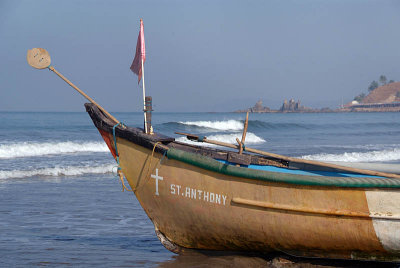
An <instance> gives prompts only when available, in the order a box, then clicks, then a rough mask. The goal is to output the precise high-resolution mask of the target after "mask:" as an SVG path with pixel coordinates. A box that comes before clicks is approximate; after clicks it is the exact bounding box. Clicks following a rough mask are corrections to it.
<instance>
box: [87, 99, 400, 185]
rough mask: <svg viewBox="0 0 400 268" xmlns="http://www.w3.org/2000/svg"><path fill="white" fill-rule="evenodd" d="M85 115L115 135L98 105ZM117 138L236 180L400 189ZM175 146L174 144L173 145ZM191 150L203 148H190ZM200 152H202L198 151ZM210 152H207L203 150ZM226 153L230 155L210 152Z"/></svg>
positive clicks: (140, 136) (152, 138)
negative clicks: (229, 161)
mask: <svg viewBox="0 0 400 268" xmlns="http://www.w3.org/2000/svg"><path fill="white" fill-rule="evenodd" d="M85 107H86V111H87V112H88V113H89V115H90V117H91V118H92V120H93V122H94V124H95V126H96V127H97V128H98V129H101V130H103V131H106V132H108V133H110V134H112V129H113V126H114V125H113V123H114V122H113V121H112V120H111V119H109V118H108V117H107V116H106V115H104V114H103V113H102V112H101V111H100V110H99V109H98V108H97V107H96V106H95V105H93V104H90V103H86V104H85ZM115 130H116V131H115V135H116V136H117V137H119V138H123V139H126V140H128V141H131V142H133V143H135V144H137V145H140V146H143V147H145V148H148V149H153V147H154V146H155V144H156V143H157V142H161V143H163V144H166V145H167V146H168V145H169V148H168V149H166V148H164V147H158V146H156V148H154V149H155V151H156V152H158V153H161V154H164V153H165V154H166V156H167V157H168V159H173V160H177V161H180V162H183V163H186V164H189V165H193V166H196V167H199V168H202V169H205V170H209V171H213V172H216V173H219V174H224V175H228V176H234V177H239V178H244V179H254V180H259V181H266V182H275V183H287V184H295V185H306V186H326V187H345V188H400V179H396V178H374V177H334V176H313V175H301V174H288V173H280V172H271V171H265V170H255V169H249V168H246V167H237V166H233V165H229V164H225V163H221V162H219V161H217V160H215V159H213V158H211V157H208V156H204V155H201V154H197V153H192V152H187V151H184V150H181V149H177V148H173V147H172V146H171V145H172V144H174V143H176V144H180V145H181V146H182V145H183V143H179V142H175V139H174V138H171V137H167V136H164V135H161V134H154V135H148V134H145V133H143V130H142V129H139V128H134V127H120V126H118V127H116V128H115ZM171 143H172V144H171ZM188 147H192V148H193V147H197V148H199V147H201V146H194V145H190V146H188ZM199 149H200V148H199ZM201 149H202V150H207V149H208V148H204V147H202V148H201ZM210 150H212V151H219V152H224V153H226V152H227V151H223V150H217V149H211V148H210Z"/></svg>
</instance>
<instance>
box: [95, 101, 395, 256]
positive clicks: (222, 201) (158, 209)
mask: <svg viewBox="0 0 400 268" xmlns="http://www.w3.org/2000/svg"><path fill="white" fill-rule="evenodd" d="M87 109H88V107H87ZM90 109H93V108H90ZM91 116H92V119H93V117H94V116H93V114H91ZM93 121H94V123H95V125H96V126H97V127H98V129H99V131H100V133H101V135H102V137H103V138H104V140H105V142H106V143H107V145H108V147H109V148H110V151H111V153H112V154H113V156H114V157H116V156H117V155H119V157H118V160H119V165H120V167H121V170H122V172H123V174H124V175H125V177H126V180H127V181H128V183H129V185H130V187H131V188H132V189H133V191H134V193H135V195H136V197H137V199H138V200H139V202H140V204H141V206H142V207H143V209H144V210H145V212H146V213H147V215H148V217H149V218H150V219H151V220H152V222H153V224H154V226H155V229H156V233H157V236H158V237H159V238H160V240H161V242H162V243H163V245H165V246H166V248H168V249H169V250H171V251H173V252H180V251H182V250H185V249H207V250H229V251H252V252H273V251H281V252H285V253H289V254H292V255H296V256H306V257H319V258H335V259H356V260H374V261H394V262H398V261H400V206H399V204H400V190H399V188H398V183H399V181H398V180H396V179H380V178H378V179H377V178H360V179H352V178H330V177H325V178H323V177H317V176H312V177H310V176H308V177H307V176H299V175H291V174H275V173H265V172H259V173H256V175H257V176H255V175H254V174H253V175H251V176H239V175H240V174H246V172H248V169H246V168H242V167H231V166H229V165H226V164H221V163H220V162H218V161H216V160H213V159H211V158H209V157H206V156H200V157H198V156H197V154H195V153H187V152H182V151H181V150H179V148H178V149H177V148H174V144H175V145H176V143H173V142H169V143H168V144H169V147H167V149H163V150H159V149H157V148H158V145H160V144H161V142H160V141H156V139H155V137H154V136H150V135H148V136H146V137H144V136H143V134H140V133H139V132H135V131H136V130H130V133H131V134H132V133H134V134H132V135H128V134H126V133H125V132H129V131H128V130H123V129H122V128H121V129H119V131H116V132H115V131H114V134H113V131H112V126H111V127H110V123H107V122H106V121H100V123H99V120H98V119H96V118H94V119H93ZM114 128H115V127H114ZM115 133H116V134H115ZM135 133H136V134H135ZM143 137H144V138H143ZM158 140H162V139H161V138H158ZM171 144H172V145H171ZM115 147H117V150H116V148H115ZM164 147H166V146H164ZM178 147H179V146H178ZM117 151H118V154H117ZM185 157H186V158H185ZM190 157H192V159H189V158H190ZM203 160H204V161H203ZM202 161H203V162H204V163H201V162H202ZM199 163H200V164H199ZM208 164H210V167H208V166H207V165H208ZM211 165H213V166H212V167H211ZM232 170H233V171H232ZM260 174H261V175H262V176H261V175H260ZM265 174H266V175H265ZM314 177H315V178H314ZM304 178H306V179H304ZM318 178H322V179H318ZM375 185H379V187H375Z"/></svg>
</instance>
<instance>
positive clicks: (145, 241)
mask: <svg viewBox="0 0 400 268" xmlns="http://www.w3.org/2000/svg"><path fill="white" fill-rule="evenodd" d="M114 115H115V116H116V117H117V118H118V119H119V120H121V121H122V122H124V123H125V124H126V125H130V126H137V127H142V125H143V123H142V122H143V114H141V113H114ZM244 118H245V115H244V114H236V113H156V112H155V113H154V114H153V127H154V130H155V131H156V132H160V133H163V134H165V135H168V136H172V137H175V138H176V139H177V140H178V141H182V142H190V141H187V140H186V138H185V137H182V136H179V135H176V134H175V132H176V131H177V132H186V133H192V134H199V135H203V136H206V137H208V138H209V139H213V140H218V141H224V142H229V143H236V140H235V139H236V138H237V137H238V138H239V139H240V138H241V135H242V129H243V125H244ZM203 145H206V144H203ZM207 146H210V145H207ZM246 146H248V147H252V148H256V149H261V150H265V151H269V152H273V153H278V154H283V155H288V156H294V157H302V158H306V159H315V160H322V161H347V162H349V161H350V162H383V163H400V120H399V113H313V114H250V119H249V127H248V133H247V136H246ZM115 167H116V164H115V161H114V159H113V158H112V156H111V154H110V152H109V151H108V148H107V146H106V145H105V143H104V142H103V140H102V139H101V136H100V134H99V133H98V131H97V130H96V128H95V127H94V125H93V123H92V121H91V119H90V118H89V116H88V115H87V114H86V113H84V112H81V113H31V112H1V113H0V267H20V266H42V265H43V266H57V267H58V266H74V267H75V266H82V267H91V266H96V267H98V266H103V267H121V266H124V267H131V266H132V267H137V266H145V267H148V266H150V267H152V266H159V265H160V266H169V265H171V266H174V265H179V264H187V265H188V266H196V265H197V264H202V263H204V264H207V263H211V264H212V263H213V262H214V264H221V263H222V264H226V265H232V263H235V261H236V262H238V263H239V264H243V263H247V264H250V265H253V264H254V265H259V264H262V265H263V264H264V263H263V261H264V260H260V259H259V257H249V258H247V259H246V260H245V261H244V262H243V260H242V259H239V261H238V259H237V258H238V257H237V256H236V257H232V256H230V257H226V256H224V257H220V258H219V259H218V257H215V256H214V257H209V256H207V255H204V254H203V255H200V257H199V255H196V256H194V255H193V256H192V255H185V256H176V255H175V254H173V253H171V252H169V251H168V250H166V249H165V248H164V247H163V246H162V245H161V244H160V242H159V241H158V239H157V237H156V235H155V233H154V227H153V225H152V223H151V221H150V220H149V219H148V218H147V216H146V214H145V213H144V211H143V210H142V208H141V207H140V205H139V203H138V201H137V199H136V198H135V196H134V195H133V194H132V193H130V192H121V184H120V182H119V180H118V179H117V178H116V177H115V170H116V168H115ZM259 261H260V262H259Z"/></svg>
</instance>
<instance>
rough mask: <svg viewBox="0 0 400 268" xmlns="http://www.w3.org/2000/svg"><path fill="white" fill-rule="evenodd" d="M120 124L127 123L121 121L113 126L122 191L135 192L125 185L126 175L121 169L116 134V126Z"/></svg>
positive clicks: (118, 174)
mask: <svg viewBox="0 0 400 268" xmlns="http://www.w3.org/2000/svg"><path fill="white" fill-rule="evenodd" d="M119 125H121V126H122V127H125V125H124V124H123V123H121V122H119V123H118V124H115V125H114V126H113V138H114V148H115V156H116V160H117V165H118V166H117V176H118V177H119V179H120V180H121V183H122V191H123V192H124V191H125V190H126V191H128V192H133V190H131V189H128V187H126V186H125V183H124V175H123V174H122V171H121V166H120V164H119V153H118V147H117V137H116V136H115V128H116V127H118V126H119Z"/></svg>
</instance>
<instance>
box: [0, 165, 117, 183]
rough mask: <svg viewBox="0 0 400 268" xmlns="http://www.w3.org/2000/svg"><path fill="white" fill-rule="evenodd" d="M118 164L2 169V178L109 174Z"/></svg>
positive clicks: (0, 172) (0, 174)
mask: <svg viewBox="0 0 400 268" xmlns="http://www.w3.org/2000/svg"><path fill="white" fill-rule="evenodd" d="M115 166H116V165H115V164H114V165H112V164H109V165H101V166H66V167H57V166H56V167H51V168H40V169H33V170H5V171H3V170H0V179H2V180H4V179H18V178H26V177H35V176H45V177H59V176H79V175H85V174H107V173H112V172H113V169H115V168H114V167H115Z"/></svg>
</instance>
